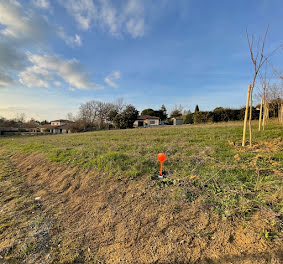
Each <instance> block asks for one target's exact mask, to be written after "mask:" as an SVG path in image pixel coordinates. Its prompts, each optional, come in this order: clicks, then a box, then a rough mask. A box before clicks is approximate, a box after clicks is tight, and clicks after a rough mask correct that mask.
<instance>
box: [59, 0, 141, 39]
mask: <svg viewBox="0 0 283 264" xmlns="http://www.w3.org/2000/svg"><path fill="white" fill-rule="evenodd" d="M59 2H60V3H61V5H62V6H64V7H65V8H66V10H67V12H68V13H69V14H70V15H71V16H73V17H74V19H75V20H76V22H77V23H78V25H79V27H80V28H81V29H83V30H88V29H89V28H90V27H91V25H93V24H94V25H95V26H99V27H101V28H103V29H105V30H106V31H108V32H109V33H110V34H112V35H113V36H117V37H119V36H122V35H123V34H129V35H131V36H132V37H133V38H137V37H142V36H144V34H145V22H144V20H145V18H144V17H145V15H144V6H143V1H142V0H127V1H126V2H125V4H124V5H122V6H121V7H117V6H115V1H110V0H98V1H96V2H95V3H94V1H93V0H69V1H65V0H59Z"/></svg>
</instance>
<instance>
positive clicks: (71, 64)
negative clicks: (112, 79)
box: [0, 0, 102, 89]
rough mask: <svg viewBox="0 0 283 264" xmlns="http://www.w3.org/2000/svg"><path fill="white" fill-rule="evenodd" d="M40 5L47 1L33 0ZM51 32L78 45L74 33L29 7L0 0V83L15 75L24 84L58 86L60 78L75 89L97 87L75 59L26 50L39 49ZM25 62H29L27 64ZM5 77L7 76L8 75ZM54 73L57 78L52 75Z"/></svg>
mask: <svg viewBox="0 0 283 264" xmlns="http://www.w3.org/2000/svg"><path fill="white" fill-rule="evenodd" d="M33 4H34V5H36V6H38V7H41V8H48V7H50V2H49V1H33ZM51 33H55V34H57V35H58V36H59V37H60V38H62V39H63V40H64V41H65V43H66V44H67V45H69V46H72V47H75V46H81V45H82V40H81V37H80V36H79V35H78V34H75V35H74V36H69V35H67V34H66V33H65V31H64V29H63V28H62V27H59V30H58V27H55V26H54V25H52V24H50V23H49V22H48V20H47V18H44V17H42V16H40V15H39V14H38V13H36V12H35V11H34V10H33V9H31V8H26V7H25V6H24V5H21V3H20V2H18V1H16V0H1V1H0V71H1V72H3V74H5V78H4V75H3V74H2V75H0V82H1V83H0V85H1V86H3V85H5V86H7V85H9V84H11V83H12V82H11V81H12V80H13V78H14V76H16V75H18V77H19V82H20V83H21V84H23V85H26V86H27V87H34V86H37V87H49V86H50V85H51V83H52V84H53V85H56V86H59V85H58V84H59V82H56V81H57V78H58V77H59V78H61V79H62V80H63V81H65V82H66V83H67V84H69V85H70V86H72V87H74V88H76V89H98V88H102V87H101V86H99V85H97V84H95V83H94V82H92V81H91V79H90V78H89V77H88V76H87V75H86V74H85V73H84V71H83V69H82V65H81V64H80V63H79V62H78V61H77V60H74V59H73V60H64V59H62V58H60V57H59V56H57V55H56V56H55V55H54V56H47V55H43V56H40V55H32V54H31V53H28V52H26V50H31V49H35V48H36V49H38V48H39V49H40V53H43V51H44V48H45V47H46V44H45V43H46V41H44V40H46V39H47V37H48V35H51ZM28 64H31V65H29V66H28V67H27V65H28ZM8 77H9V78H8ZM56 77H57V78H56Z"/></svg>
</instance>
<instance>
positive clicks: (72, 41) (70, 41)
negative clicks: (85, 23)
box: [57, 27, 82, 47]
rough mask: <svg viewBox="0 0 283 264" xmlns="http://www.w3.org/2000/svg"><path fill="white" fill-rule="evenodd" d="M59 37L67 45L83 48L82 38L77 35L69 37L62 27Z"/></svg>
mask: <svg viewBox="0 0 283 264" xmlns="http://www.w3.org/2000/svg"><path fill="white" fill-rule="evenodd" d="M57 34H58V36H59V37H60V38H62V39H63V40H64V41H65V43H66V44H67V45H69V46H71V47H74V46H78V47H79V46H81V45H82V40H81V37H80V36H79V35H77V34H75V36H74V37H71V36H68V35H66V33H65V31H64V29H63V28H62V27H60V28H59V30H58V32H57Z"/></svg>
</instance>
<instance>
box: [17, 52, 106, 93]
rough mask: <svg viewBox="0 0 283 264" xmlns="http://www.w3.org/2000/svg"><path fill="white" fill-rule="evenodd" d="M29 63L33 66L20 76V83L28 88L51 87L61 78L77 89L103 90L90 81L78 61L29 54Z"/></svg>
mask: <svg viewBox="0 0 283 264" xmlns="http://www.w3.org/2000/svg"><path fill="white" fill-rule="evenodd" d="M29 61H30V62H31V63H32V64H33V66H31V67H28V68H27V69H26V70H25V71H23V72H21V73H20V74H19V81H20V82H21V83H22V84H23V85H26V86H28V87H33V86H37V87H40V86H41V87H49V85H50V84H49V82H50V81H51V80H54V79H55V77H60V78H62V79H63V80H64V81H65V82H66V83H68V84H69V85H71V86H72V87H73V88H76V89H84V90H88V89H102V88H103V87H102V86H100V85H98V84H96V83H94V82H92V81H91V80H90V78H89V77H88V76H87V75H86V74H85V73H84V72H83V70H82V65H81V64H80V63H79V62H78V61H77V60H76V59H72V60H64V59H62V58H60V57H58V56H54V55H43V56H41V55H33V54H29Z"/></svg>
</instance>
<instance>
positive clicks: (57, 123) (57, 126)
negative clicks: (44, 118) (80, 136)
mask: <svg viewBox="0 0 283 264" xmlns="http://www.w3.org/2000/svg"><path fill="white" fill-rule="evenodd" d="M71 123H72V122H71V121H69V120H63V119H60V120H54V121H51V124H46V125H42V126H41V127H40V132H42V133H45V132H47V133H52V134H69V133H71V126H70V125H71Z"/></svg>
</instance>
